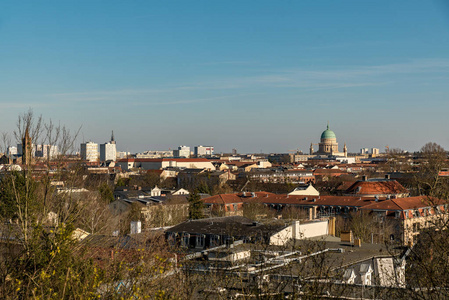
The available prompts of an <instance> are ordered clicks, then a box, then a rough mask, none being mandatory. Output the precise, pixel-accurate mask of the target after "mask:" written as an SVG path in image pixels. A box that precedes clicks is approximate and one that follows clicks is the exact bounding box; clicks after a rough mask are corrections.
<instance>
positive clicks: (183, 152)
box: [173, 146, 190, 158]
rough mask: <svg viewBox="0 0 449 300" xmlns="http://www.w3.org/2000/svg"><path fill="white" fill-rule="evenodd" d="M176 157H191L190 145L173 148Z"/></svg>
mask: <svg viewBox="0 0 449 300" xmlns="http://www.w3.org/2000/svg"><path fill="white" fill-rule="evenodd" d="M173 156H174V157H185V158H189V157H190V147H187V146H179V147H178V150H173Z"/></svg>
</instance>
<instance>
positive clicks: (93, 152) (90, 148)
mask: <svg viewBox="0 0 449 300" xmlns="http://www.w3.org/2000/svg"><path fill="white" fill-rule="evenodd" d="M80 154H81V159H83V160H87V161H97V160H98V144H97V143H93V142H88V143H82V144H81V149H80Z"/></svg>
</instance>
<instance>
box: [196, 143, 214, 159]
mask: <svg viewBox="0 0 449 300" xmlns="http://www.w3.org/2000/svg"><path fill="white" fill-rule="evenodd" d="M193 153H194V155H195V156H196V157H200V156H212V155H213V154H214V147H212V146H201V145H200V146H196V147H195V148H194V151H193Z"/></svg>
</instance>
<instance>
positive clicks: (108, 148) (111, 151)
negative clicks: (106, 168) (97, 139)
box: [100, 131, 117, 161]
mask: <svg viewBox="0 0 449 300" xmlns="http://www.w3.org/2000/svg"><path fill="white" fill-rule="evenodd" d="M116 160H117V145H116V144H115V140H114V131H112V135H111V141H110V142H108V143H104V144H100V161H116Z"/></svg>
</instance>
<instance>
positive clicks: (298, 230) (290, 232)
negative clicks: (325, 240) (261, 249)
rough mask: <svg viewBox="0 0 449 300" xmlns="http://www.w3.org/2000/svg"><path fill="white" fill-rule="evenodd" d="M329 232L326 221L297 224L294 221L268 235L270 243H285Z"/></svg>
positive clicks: (279, 244) (280, 244) (297, 222)
mask: <svg viewBox="0 0 449 300" xmlns="http://www.w3.org/2000/svg"><path fill="white" fill-rule="evenodd" d="M327 234H329V229H328V221H317V222H310V223H305V224H299V221H294V222H293V224H292V225H290V226H288V227H286V228H284V229H282V230H281V231H279V232H277V233H275V234H273V235H272V236H271V237H270V245H278V246H282V245H285V243H287V242H288V241H289V240H291V239H298V240H299V239H307V238H312V237H317V236H322V235H327Z"/></svg>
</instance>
